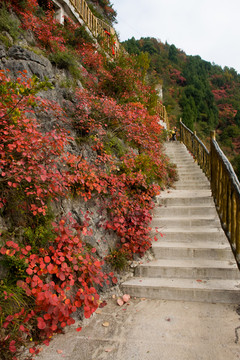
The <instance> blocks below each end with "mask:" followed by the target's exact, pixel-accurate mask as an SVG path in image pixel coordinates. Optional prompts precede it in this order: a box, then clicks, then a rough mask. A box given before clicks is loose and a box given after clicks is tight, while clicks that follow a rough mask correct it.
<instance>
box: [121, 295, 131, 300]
mask: <svg viewBox="0 0 240 360" xmlns="http://www.w3.org/2000/svg"><path fill="white" fill-rule="evenodd" d="M122 299H123V301H124V302H128V301H129V300H130V295H128V294H124V295H123V297H122Z"/></svg>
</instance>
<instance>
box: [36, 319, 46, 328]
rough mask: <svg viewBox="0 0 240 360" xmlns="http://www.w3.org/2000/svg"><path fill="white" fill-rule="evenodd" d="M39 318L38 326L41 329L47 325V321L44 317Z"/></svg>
mask: <svg viewBox="0 0 240 360" xmlns="http://www.w3.org/2000/svg"><path fill="white" fill-rule="evenodd" d="M37 320H38V325H37V326H38V328H39V329H40V330H43V329H45V327H46V326H47V325H46V323H45V321H44V320H43V318H38V319H37Z"/></svg>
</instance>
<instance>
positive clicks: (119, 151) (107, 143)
mask: <svg viewBox="0 0 240 360" xmlns="http://www.w3.org/2000/svg"><path fill="white" fill-rule="evenodd" d="M104 148H105V150H106V152H107V153H108V154H111V155H115V156H117V157H122V156H123V155H125V154H126V152H127V149H126V145H124V144H123V141H121V140H120V139H119V138H118V137H116V136H114V135H112V134H111V133H109V132H108V133H107V135H106V137H105V139H104Z"/></svg>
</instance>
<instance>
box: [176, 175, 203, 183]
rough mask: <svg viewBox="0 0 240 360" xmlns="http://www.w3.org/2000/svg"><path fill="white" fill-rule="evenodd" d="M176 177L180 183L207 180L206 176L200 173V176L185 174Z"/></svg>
mask: <svg viewBox="0 0 240 360" xmlns="http://www.w3.org/2000/svg"><path fill="white" fill-rule="evenodd" d="M178 177H179V179H180V180H181V181H185V180H190V181H198V182H199V181H205V180H207V178H206V176H205V175H204V174H203V173H202V174H200V175H192V174H191V173H187V174H178Z"/></svg>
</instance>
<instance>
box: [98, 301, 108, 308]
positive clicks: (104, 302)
mask: <svg viewBox="0 0 240 360" xmlns="http://www.w3.org/2000/svg"><path fill="white" fill-rule="evenodd" d="M106 305H107V302H106V301H105V300H104V301H102V302H101V304H99V307H100V308H103V307H104V306H106Z"/></svg>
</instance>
